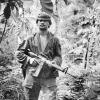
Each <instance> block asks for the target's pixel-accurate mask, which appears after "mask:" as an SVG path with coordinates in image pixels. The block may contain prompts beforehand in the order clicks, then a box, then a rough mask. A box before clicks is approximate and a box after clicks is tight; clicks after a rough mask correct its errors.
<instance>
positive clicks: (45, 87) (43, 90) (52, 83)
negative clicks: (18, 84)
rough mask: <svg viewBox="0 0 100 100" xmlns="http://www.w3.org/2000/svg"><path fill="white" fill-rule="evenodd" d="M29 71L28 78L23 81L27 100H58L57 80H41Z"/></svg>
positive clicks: (27, 72)
mask: <svg viewBox="0 0 100 100" xmlns="http://www.w3.org/2000/svg"><path fill="white" fill-rule="evenodd" d="M29 70H30V69H27V71H26V77H25V80H24V81H23V87H24V94H25V99H26V100H56V91H57V86H56V78H50V79H40V78H37V77H33V76H32V72H31V71H29Z"/></svg>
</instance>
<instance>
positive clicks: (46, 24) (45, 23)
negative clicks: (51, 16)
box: [37, 20, 50, 30]
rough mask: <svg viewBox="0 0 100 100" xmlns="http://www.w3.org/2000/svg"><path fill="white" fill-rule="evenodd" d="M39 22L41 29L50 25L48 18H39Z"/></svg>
mask: <svg viewBox="0 0 100 100" xmlns="http://www.w3.org/2000/svg"><path fill="white" fill-rule="evenodd" d="M37 24H38V27H39V29H40V30H47V29H48V28H49V26H50V25H49V21H47V20H38V23H37Z"/></svg>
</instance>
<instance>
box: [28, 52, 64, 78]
mask: <svg viewBox="0 0 100 100" xmlns="http://www.w3.org/2000/svg"><path fill="white" fill-rule="evenodd" d="M28 55H29V56H30V57H32V58H33V57H35V58H37V59H40V60H41V61H40V64H39V66H37V67H36V70H35V73H34V75H33V76H36V77H37V76H38V75H39V73H40V71H41V69H42V66H43V64H44V62H46V64H48V65H49V66H52V67H54V68H56V69H57V70H59V71H62V72H64V68H62V67H60V66H58V65H57V64H53V63H51V61H49V60H47V59H46V58H45V57H43V56H41V55H37V54H35V53H33V52H28Z"/></svg>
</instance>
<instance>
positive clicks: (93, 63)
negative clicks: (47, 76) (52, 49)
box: [0, 0, 100, 100]
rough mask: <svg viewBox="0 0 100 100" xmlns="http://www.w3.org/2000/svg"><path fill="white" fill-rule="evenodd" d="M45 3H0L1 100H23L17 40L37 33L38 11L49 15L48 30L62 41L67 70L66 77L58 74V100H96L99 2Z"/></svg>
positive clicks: (99, 78)
mask: <svg viewBox="0 0 100 100" xmlns="http://www.w3.org/2000/svg"><path fill="white" fill-rule="evenodd" d="M39 1H40V2H39ZM47 1H48V3H47V2H46V1H45V0H32V1H31V0H30V1H24V0H23V1H20V0H18V2H17V0H8V1H6V0H1V1H0V2H1V3H0V5H1V6H0V7H1V16H0V87H1V88H0V100H1V99H11V98H12V99H11V100H14V99H13V98H15V97H16V100H19V99H18V98H20V100H23V99H22V98H24V96H23V88H22V86H21V83H22V80H23V77H22V74H21V69H20V64H19V63H18V62H17V61H16V57H15V51H16V49H17V47H18V44H19V42H20V41H22V40H23V39H24V38H26V37H27V36H29V35H31V34H33V33H34V32H35V31H37V26H36V24H35V20H36V16H37V15H38V13H39V12H40V9H41V8H42V10H43V11H45V12H47V13H48V14H50V15H51V16H52V22H53V24H52V26H51V28H50V30H51V31H52V32H53V33H54V34H55V35H57V36H58V38H59V39H60V42H61V46H62V57H63V63H62V67H68V73H67V74H66V75H65V74H63V73H61V72H59V78H58V79H57V83H58V91H57V93H58V99H59V100H99V99H100V97H99V92H100V71H99V70H100V68H99V66H100V7H99V6H100V1H99V0H47ZM41 2H42V3H41ZM27 4H28V6H29V7H30V6H31V7H30V8H29V7H28V6H27ZM7 8H8V9H7ZM8 10H9V11H8ZM12 41H13V42H12Z"/></svg>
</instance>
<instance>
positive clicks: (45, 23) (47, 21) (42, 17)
mask: <svg viewBox="0 0 100 100" xmlns="http://www.w3.org/2000/svg"><path fill="white" fill-rule="evenodd" d="M36 23H37V25H38V26H39V28H40V29H43V30H45V29H48V28H49V27H50V26H51V24H52V22H51V17H50V16H49V15H48V14H46V13H45V12H42V13H40V14H39V15H38V17H37V20H36Z"/></svg>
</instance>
